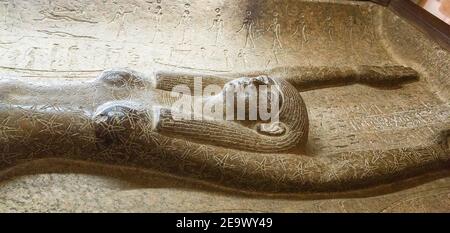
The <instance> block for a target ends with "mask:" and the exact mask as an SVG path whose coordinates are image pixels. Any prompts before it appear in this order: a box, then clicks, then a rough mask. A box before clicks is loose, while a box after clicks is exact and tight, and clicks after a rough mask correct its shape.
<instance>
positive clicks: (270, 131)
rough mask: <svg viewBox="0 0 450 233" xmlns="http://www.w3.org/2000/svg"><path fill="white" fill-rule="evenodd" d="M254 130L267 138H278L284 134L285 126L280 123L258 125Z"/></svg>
mask: <svg viewBox="0 0 450 233" xmlns="http://www.w3.org/2000/svg"><path fill="white" fill-rule="evenodd" d="M256 130H258V132H259V133H261V134H265V135H269V136H280V135H283V134H284V133H285V132H286V126H285V125H284V124H283V123H281V122H273V123H258V124H257V125H256Z"/></svg>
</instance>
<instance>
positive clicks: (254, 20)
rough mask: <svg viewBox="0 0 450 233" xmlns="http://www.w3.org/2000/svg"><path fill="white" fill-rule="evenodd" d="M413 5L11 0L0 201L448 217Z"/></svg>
mask: <svg viewBox="0 0 450 233" xmlns="http://www.w3.org/2000/svg"><path fill="white" fill-rule="evenodd" d="M374 2H378V3H383V4H384V5H379V4H375V3H374ZM409 3H411V4H409ZM387 4H389V7H386V6H385V5H387ZM404 6H406V7H404ZM414 6H415V5H414V3H412V2H410V1H339V0H335V1H321V0H308V1H303V0H259V1H253V0H228V1H196V0H190V1H185V0H183V1H182V0H173V1H160V0H156V1H152V0H135V1H104V0H91V1H66V0H48V1H13V0H0V22H4V24H5V25H2V26H0V200H2V201H0V212H1V211H24V212H29V211H46V212H47V211H64V212H72V211H83V212H86V211H92V212H101V211H111V212H116V211H139V212H157V211H174V212H182V211H201V212H217V211H219V212H220V211H246V212H247V211H251V212H269V211H276V212H302V211H307V212H320V211H326V212H394V211H408V212H409V211H426V212H430V211H432V212H436V211H443V212H444V211H445V212H448V211H449V206H450V205H449V204H448V195H450V188H449V187H450V186H449V185H448V182H449V181H450V177H449V164H450V149H449V145H450V142H449V140H450V132H449V130H450V105H449V103H450V79H449V77H450V66H449V65H448V64H449V63H450V56H449V54H450V53H449V51H448V43H447V40H446V38H449V37H448V36H447V35H446V32H447V31H448V30H447V31H446V30H445V29H446V27H444V26H445V24H444V25H443V26H442V25H440V26H439V24H437V26H436V25H435V23H436V21H435V20H432V19H431V18H428V17H427V19H426V20H425V21H424V22H423V21H420V20H421V19H420V17H421V15H423V14H420V12H419V11H418V10H421V8H420V7H419V8H414ZM25 12H26V13H25ZM411 12H415V13H414V14H411ZM416 21H417V22H416ZM442 23H443V22H442ZM431 26H434V27H431ZM422 30H425V31H422ZM423 32H426V33H423ZM438 32H439V33H438ZM112 67H127V68H113V69H110V68H112ZM86 197H88V198H86Z"/></svg>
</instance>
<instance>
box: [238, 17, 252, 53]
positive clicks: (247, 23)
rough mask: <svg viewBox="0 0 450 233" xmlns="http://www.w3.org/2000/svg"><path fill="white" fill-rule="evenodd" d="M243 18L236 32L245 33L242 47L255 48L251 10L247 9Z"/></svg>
mask: <svg viewBox="0 0 450 233" xmlns="http://www.w3.org/2000/svg"><path fill="white" fill-rule="evenodd" d="M245 14H246V15H245V18H244V21H243V23H242V26H241V28H240V29H239V30H238V31H237V33H240V32H242V31H244V33H245V43H244V49H245V48H247V46H249V45H250V46H251V48H255V39H254V38H255V34H254V33H255V28H254V27H255V22H254V21H253V16H252V11H250V10H247V11H246V12H245Z"/></svg>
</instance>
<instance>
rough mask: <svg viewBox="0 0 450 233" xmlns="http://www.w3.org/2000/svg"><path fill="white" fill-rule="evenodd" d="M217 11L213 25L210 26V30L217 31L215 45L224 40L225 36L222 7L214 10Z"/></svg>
mask: <svg viewBox="0 0 450 233" xmlns="http://www.w3.org/2000/svg"><path fill="white" fill-rule="evenodd" d="M214 12H215V13H216V16H215V18H214V19H213V22H212V25H211V27H210V28H208V31H213V32H214V33H215V36H214V45H218V44H220V43H222V42H223V36H224V21H223V18H222V13H221V9H220V8H216V9H215V10H214Z"/></svg>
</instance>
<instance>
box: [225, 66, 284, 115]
mask: <svg viewBox="0 0 450 233" xmlns="http://www.w3.org/2000/svg"><path fill="white" fill-rule="evenodd" d="M271 92H272V93H271ZM280 94H281V92H280V88H279V86H278V83H277V82H276V81H275V80H274V79H272V78H270V77H268V76H266V75H261V76H258V77H251V78H249V77H243V78H239V79H235V80H233V81H230V82H228V83H227V84H226V85H225V86H224V88H223V91H222V96H223V98H224V100H225V106H224V107H226V106H227V105H228V106H229V105H230V104H232V103H233V104H234V109H235V113H236V112H237V111H240V110H241V111H242V110H243V109H245V117H246V119H251V118H249V114H250V111H251V109H253V110H256V112H257V113H258V114H257V115H258V117H257V120H261V118H260V114H259V113H260V112H261V109H260V108H264V109H262V110H264V111H265V112H267V113H271V112H272V109H273V108H274V107H275V108H277V109H274V111H277V112H278V111H279V109H280V108H281V105H282V98H281V96H280ZM274 95H278V96H274ZM231 97H233V99H234V102H230V98H231ZM274 98H275V99H278V100H279V103H278V105H276V104H274V103H272V101H273V100H274ZM244 103H245V106H243V104H244ZM240 106H241V109H239V107H240Z"/></svg>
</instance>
